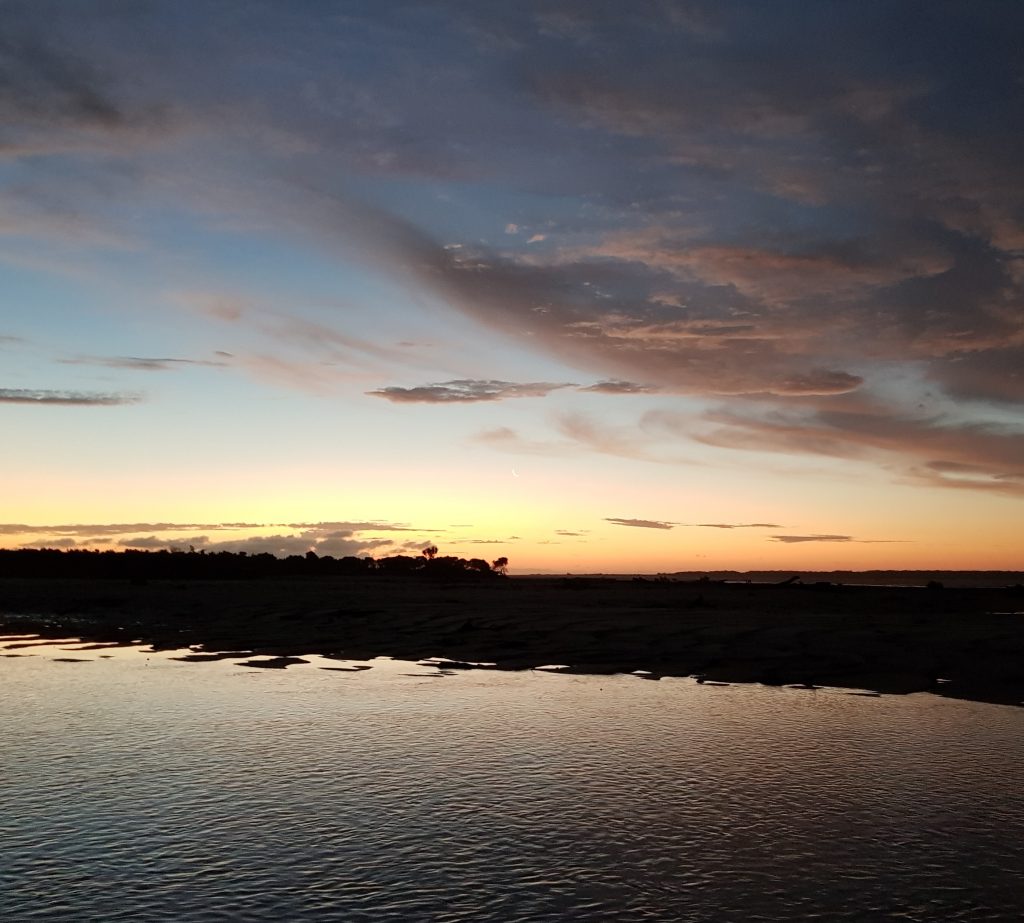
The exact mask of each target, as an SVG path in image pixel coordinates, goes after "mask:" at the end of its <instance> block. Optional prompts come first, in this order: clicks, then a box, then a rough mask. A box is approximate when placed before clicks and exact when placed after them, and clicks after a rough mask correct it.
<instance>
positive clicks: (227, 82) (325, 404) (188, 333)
mask: <svg viewBox="0 0 1024 923" xmlns="http://www.w3.org/2000/svg"><path fill="white" fill-rule="evenodd" d="M2 12H3V17H4V28H3V33H2V34H0V125H2V126H3V127H2V128H0V424H2V426H3V428H4V432H5V433H6V434H7V439H6V440H5V442H6V443H7V448H6V450H5V457H4V460H3V461H2V462H0V465H2V466H3V470H2V473H3V475H4V481H5V484H7V485H8V488H7V489H8V496H7V497H5V507H6V508H7V509H8V510H9V512H8V515H7V517H4V518H7V519H9V520H10V521H9V523H8V526H7V527H4V528H5V533H4V534H5V535H7V536H9V543H10V544H45V543H46V542H50V543H54V542H61V543H62V544H64V545H65V546H68V547H71V544H72V543H78V544H83V545H86V546H107V545H111V544H117V543H119V542H120V543H124V545H122V546H127V545H128V544H130V543H131V542H133V541H134V542H144V543H145V544H146V546H148V547H158V546H160V545H161V543H162V544H163V545H168V544H174V543H178V544H180V542H181V540H182V539H183V537H185V538H188V537H190V538H192V539H196V540H199V541H200V544H202V543H207V544H209V546H210V547H213V546H214V544H215V543H217V542H224V541H231V542H234V543H235V545H232V547H236V546H237V547H242V545H240V544H238V543H245V542H256V544H255V545H253V546H252V547H267V543H266V541H265V540H268V539H269V540H271V541H272V542H277V545H276V546H275V550H277V551H279V553H287V552H290V551H292V550H294V549H296V548H302V547H314V548H320V549H321V551H324V552H326V551H328V550H330V549H331V548H332V546H330V545H328V544H323V543H324V542H326V541H334V542H335V543H339V542H342V543H345V544H343V545H342V544H338V545H337V547H336V548H335V550H336V551H337V550H346V551H354V552H359V551H364V552H366V553H375V554H381V553H394V552H397V551H416V550H417V547H418V546H422V545H423V544H428V543H431V542H434V543H437V544H439V545H441V546H442V547H443V548H445V549H446V550H452V551H456V552H459V553H465V552H466V551H467V550H471V546H472V544H473V543H475V542H484V541H486V542H488V543H492V544H491V545H489V547H493V548H495V549H498V548H499V547H500V549H501V553H503V554H506V555H507V556H508V557H509V558H510V559H512V561H513V566H515V565H516V563H517V561H518V562H520V563H521V564H523V565H524V566H525V567H527V569H548V570H565V569H633V568H647V569H655V570H666V569H677V567H678V568H679V569H683V568H688V567H711V566H717V567H726V566H737V567H745V566H750V567H755V566H757V567H766V566H780V567H792V566H810V565H815V566H828V567H833V566H851V567H861V566H886V565H891V566H919V567H928V566H936V567H938V566H943V567H955V566H963V567H981V566H992V567H1019V566H1024V564H1022V562H1021V560H1020V553H1019V549H1020V547H1022V544H1021V539H1022V538H1024V535H1022V534H1021V531H1022V530H1021V526H1020V525H1019V520H1020V519H1021V516H1020V500H1021V497H1022V495H1024V414H1022V400H1024V301H1022V295H1024V291H1022V290H1024V191H1022V190H1024V183H1022V182H1021V180H1022V177H1021V167H1020V164H1021V163H1024V132H1022V131H1021V129H1020V127H1019V126H1021V125H1022V124H1024V111H1022V110H1024V92H1022V89H1024V65H1022V64H1021V62H1020V56H1019V54H1018V53H1017V48H1016V44H1015V37H1016V36H1019V35H1020V34H1021V28H1022V27H1024V21H1022V20H1024V9H1022V8H1020V7H1019V6H1017V5H1015V4H1011V3H1001V2H982V3H977V4H972V5H970V6H968V5H966V4H963V3H943V2H930V3H915V2H900V3H892V2H814V3H810V2H788V3H777V4H764V3H742V2H724V3H702V2H671V0H657V2H655V0H651V2H638V3H631V4H629V5H625V4H621V3H602V2H593V0H590V2H582V0H581V2H558V3H539V2H526V3H518V4H507V3H492V2H478V3H457V2H435V3H402V2H395V3H388V4H380V3H359V2H322V3H315V2H302V3H282V2H246V3H241V2H231V0H224V2H218V3H212V4H211V3H205V2H204V3H190V2H175V3H171V2H160V0H152V2H140V3H137V4H129V5H126V4H123V3H112V2H98V0H97V2H76V3H61V2H57V3H51V2H46V0H42V2H31V3H28V2H5V3H3V4H2ZM186 511H187V512H186ZM701 522H703V523H705V524H711V525H709V526H708V525H706V526H700V525H699V523H701ZM221 523H247V524H250V525H252V526H253V528H250V529H234V530H233V531H232V533H231V535H230V536H227V537H225V535H224V534H223V533H224V530H217V529H213V528H210V529H207V530H205V531H202V530H196V529H190V528H183V529H174V528H155V527H156V526H161V527H166V526H176V525H180V526H188V527H191V526H210V527H212V526H214V525H217V524H221ZM318 523H321V524H323V523H326V524H328V525H324V526H322V527H320V526H317V524H318ZM338 523H343V524H344V523H347V524H349V525H350V526H351V525H352V524H355V525H361V526H367V525H376V526H379V527H380V528H379V529H376V530H374V529H370V528H361V529H355V528H341V527H335V526H336V525H337V524H338ZM453 523H454V524H460V525H459V527H458V528H455V527H453V525H452V524H453ZM637 523H656V524H661V525H663V526H668V527H669V528H654V527H651V526H650V525H644V524H640V525H637ZM693 523H697V524H698V525H693ZM753 523H763V524H766V525H760V526H752V524H753ZM111 524H114V525H123V526H126V527H132V526H147V525H148V526H153V527H154V528H151V529H146V528H126V529H124V530H123V531H121V532H111V531H110V530H109V528H106V527H108V526H110V525H111ZM300 524H301V526H302V527H301V528H300V527H299V525H300ZM330 524H335V525H330ZM396 524H398V525H401V526H402V528H403V529H405V528H408V529H409V530H411V531H409V532H405V531H402V532H400V533H399V532H395V531H394V527H395V525H396ZM461 524H465V525H461ZM59 525H64V526H68V525H75V526H78V527H81V528H80V529H78V530H77V531H73V532H69V531H67V530H65V531H63V532H61V531H60V530H56V531H50V532H47V531H45V529H46V528H48V527H56V526H59ZM721 525H731V526H734V527H736V528H730V529H721V528H717V526H721ZM16 526H17V527H19V528H20V527H25V528H20V531H19V530H18V529H16V528H15V527H16ZM93 526H94V527H97V528H92V529H90V527H93ZM101 526H102V527H104V528H102V529H101V528H99V527H101ZM256 526H258V527H259V528H256ZM314 527H315V528H314ZM318 529H319V531H318ZM26 530H27V531H26ZM41 530H42V531H41ZM341 532H347V533H348V534H347V535H345V536H338V535H335V533H341ZM562 533H574V534H572V535H566V534H562ZM331 535H333V536H334V537H333V538H330V539H328V538H325V536H331ZM396 536H400V538H401V540H400V541H399V540H398V539H396ZM513 536H515V538H513ZM261 543H262V544H261ZM388 543H390V544H388ZM499 543H500V545H499ZM808 562H809V563H808Z"/></svg>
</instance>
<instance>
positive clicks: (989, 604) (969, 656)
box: [0, 576, 1024, 704]
mask: <svg viewBox="0 0 1024 923" xmlns="http://www.w3.org/2000/svg"><path fill="white" fill-rule="evenodd" d="M0 630H3V631H6V632H10V633H15V632H25V631H38V632H39V633H40V634H42V635H44V636H47V637H64V638H66V637H69V636H71V635H74V636H76V637H81V638H82V639H84V640H86V641H90V642H111V641H121V642H128V641H142V642H145V643H148V644H152V645H154V646H155V647H156V648H159V649H168V648H182V647H192V648H193V649H194V650H195V651H196V652H200V653H217V652H237V653H239V654H240V655H242V656H248V657H253V656H266V657H281V658H283V657H300V656H301V655H303V654H315V653H319V654H330V655H336V656H344V657H346V658H351V659H364V658H369V657H373V656H379V655H385V656H393V657H398V658H404V659H412V660H418V659H423V658H428V657H444V658H448V659H449V660H451V661H457V662H460V663H462V664H466V665H468V664H474V663H478V662H488V663H494V664H495V665H496V666H497V668H499V669H524V668H531V667H537V666H541V665H545V664H567V665H569V666H570V667H571V668H572V669H573V670H575V671H578V672H586V673H612V672H633V671H636V670H647V671H651V673H652V675H653V677H655V678H656V677H658V676H663V675H674V676H688V675H697V676H699V677H700V678H701V679H703V680H705V681H707V682H709V683H710V682H760V683H766V684H772V685H784V684H793V685H797V684H800V685H804V686H806V687H808V688H813V687H815V686H822V685H828V686H842V687H847V688H854V689H867V690H876V691H879V692H884V693H909V692H919V691H930V692H934V693H938V694H941V695H949V696H956V697H961V698H969V699H975V700H981V701H992V702H1007V703H1013V704H1020V703H1021V702H1024V587H1020V586H1011V587H1005V588H1001V589H1000V588H989V589H985V588H979V587H957V588H952V587H947V588H945V589H942V588H924V587H874V586H836V585H832V584H822V585H815V584H795V585H789V586H779V585H770V584H767V585H759V584H728V583H714V582H710V583H697V582H683V581H680V582H659V581H655V580H644V581H629V580H612V579H600V578H556V577H552V578H536V577H534V578H528V579H527V578H522V579H520V578H514V577H513V578H506V579H498V578H496V579H491V580H483V581H479V582H459V583H451V584H448V583H436V582H427V581H421V580H418V579H415V578H382V577H380V576H374V577H336V578H335V577H329V578H325V577H311V578H292V579H270V578H268V579H262V580H247V581H232V580H219V581H180V580H179V581H155V580H154V581H149V582H130V581H126V580H99V579H94V580H89V579H83V580H73V579H58V580H42V579H35V580H20V579H14V578H5V579H0ZM242 652H244V654H242ZM280 663H281V665H282V666H286V665H287V663H285V662H280Z"/></svg>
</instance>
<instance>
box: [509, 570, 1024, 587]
mask: <svg viewBox="0 0 1024 923" xmlns="http://www.w3.org/2000/svg"><path fill="white" fill-rule="evenodd" d="M513 576H514V578H515V579H527V580H531V579H551V578H553V577H569V578H590V579H601V578H603V579H608V580H634V579H636V578H638V577H639V578H642V579H645V580H658V579H663V578H667V579H669V580H679V581H691V582H692V581H699V580H702V579H708V580H712V581H725V582H736V583H747V582H750V583H781V582H782V581H784V580H787V579H789V578H792V577H799V578H800V580H801V582H802V583H817V582H820V581H826V582H828V583H836V584H841V585H843V586H907V587H925V586H927V585H928V584H929V583H932V582H938V583H942V584H943V585H945V586H950V587H1005V586H1016V585H1018V584H1021V585H1024V571H1019V570H862V571H852V570H822V571H814V570H797V569H791V570H750V571H739V570H691V571H669V572H666V571H658V572H647V571H645V572H642V573H622V574H618V573H609V574H606V573H600V572H598V573H583V572H581V573H576V572H566V573H560V572H558V573H543V572H539V573H532V574H515V575H513Z"/></svg>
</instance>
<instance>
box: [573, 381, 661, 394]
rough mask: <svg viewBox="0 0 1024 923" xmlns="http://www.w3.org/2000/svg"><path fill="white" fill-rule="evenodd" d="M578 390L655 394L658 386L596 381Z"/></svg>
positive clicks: (605, 392) (602, 392)
mask: <svg viewBox="0 0 1024 923" xmlns="http://www.w3.org/2000/svg"><path fill="white" fill-rule="evenodd" d="M578 390H580V391H587V392H591V393H593V394H655V393H657V391H658V388H655V387H654V386H652V385H641V384H637V383H636V382H634V381H598V382H595V383H594V384H592V385H587V386H586V387H585V388H579V389H578Z"/></svg>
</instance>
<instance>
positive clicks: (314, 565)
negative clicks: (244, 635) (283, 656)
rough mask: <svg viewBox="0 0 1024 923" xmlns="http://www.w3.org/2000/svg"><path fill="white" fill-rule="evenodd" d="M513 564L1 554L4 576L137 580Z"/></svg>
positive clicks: (424, 571)
mask: <svg viewBox="0 0 1024 923" xmlns="http://www.w3.org/2000/svg"><path fill="white" fill-rule="evenodd" d="M507 563H508V562H507V560H505V559H504V558H499V559H498V561H496V562H495V563H494V564H493V565H492V564H488V563H487V562H486V561H484V560H483V559H482V558H469V559H466V558H457V557H450V556H446V557H436V556H432V557H429V558H428V557H426V556H423V557H410V556H408V555H394V556H393V557H387V558H377V559H374V558H371V557H362V558H357V557H344V558H333V557H331V556H330V555H324V556H322V557H321V556H319V555H317V554H316V553H315V552H312V551H310V552H307V553H306V554H305V555H292V556H290V557H287V558H278V557H275V556H274V555H272V554H267V553H262V554H247V553H246V552H244V551H238V552H232V551H215V552H210V553H207V552H205V551H198V552H196V551H166V550H161V551H137V550H126V551H86V550H84V549H70V550H66V551H65V550H61V549H50V548H44V549H37V548H18V549H0V577H51V578H57V577H100V578H105V577H111V578H122V579H133V580H150V579H152V580H159V579H181V578H193V579H205V580H218V579H236V580H237V579H252V578H256V577H305V576H317V575H324V576H349V575H351V576H360V575H367V576H375V575H384V576H395V575H402V576H418V577H425V578H438V579H446V580H447V579H483V578H487V577H497V576H501V575H502V574H503V572H504V565H505V564H507Z"/></svg>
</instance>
